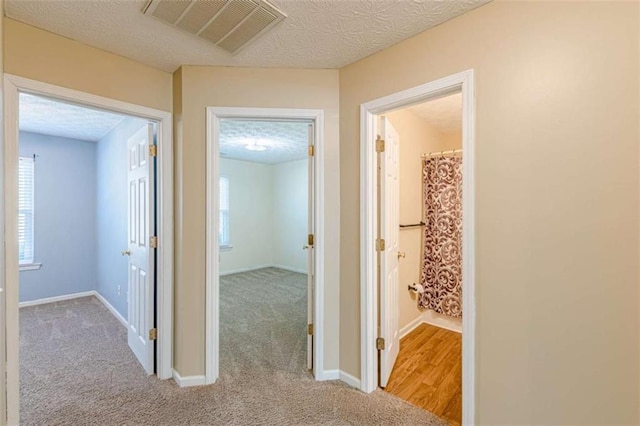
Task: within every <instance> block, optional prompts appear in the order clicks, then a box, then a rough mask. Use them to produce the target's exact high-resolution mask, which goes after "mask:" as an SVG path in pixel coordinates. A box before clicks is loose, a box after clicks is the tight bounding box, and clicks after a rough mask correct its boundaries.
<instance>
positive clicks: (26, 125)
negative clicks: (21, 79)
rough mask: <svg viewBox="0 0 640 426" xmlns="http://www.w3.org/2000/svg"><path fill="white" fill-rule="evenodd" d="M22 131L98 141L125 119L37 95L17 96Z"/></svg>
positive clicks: (24, 94)
mask: <svg viewBox="0 0 640 426" xmlns="http://www.w3.org/2000/svg"><path fill="white" fill-rule="evenodd" d="M19 117H20V123H19V128H20V130H22V131H26V132H33V133H41V134H43V135H51V136H60V137H63V138H71V139H79V140H83V141H91V142H97V141H99V140H100V139H102V138H103V137H104V136H105V135H106V134H107V133H109V131H110V130H111V129H113V128H114V127H115V126H116V125H117V124H118V123H120V121H122V119H123V118H124V116H122V115H118V114H113V113H111V112H106V111H99V110H95V109H90V108H86V107H82V106H78V105H72V104H68V103H64V102H60V101H56V100H53V99H48V98H43V97H40V96H35V95H29V94H26V93H21V94H20V113H19Z"/></svg>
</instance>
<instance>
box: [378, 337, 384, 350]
mask: <svg viewBox="0 0 640 426" xmlns="http://www.w3.org/2000/svg"><path fill="white" fill-rule="evenodd" d="M376 349H377V350H379V351H383V350H384V338H382V337H378V338H377V339H376Z"/></svg>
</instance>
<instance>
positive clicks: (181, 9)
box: [143, 0, 287, 53]
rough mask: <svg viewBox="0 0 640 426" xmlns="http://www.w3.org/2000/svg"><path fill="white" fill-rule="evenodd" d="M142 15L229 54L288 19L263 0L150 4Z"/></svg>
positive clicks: (159, 0)
mask: <svg viewBox="0 0 640 426" xmlns="http://www.w3.org/2000/svg"><path fill="white" fill-rule="evenodd" d="M143 12H144V14H145V15H151V16H153V17H154V18H157V19H159V20H161V21H163V22H165V23H167V24H169V25H171V26H173V27H175V28H179V29H181V30H183V31H186V32H188V33H190V34H193V35H195V36H198V37H199V38H201V39H204V40H206V41H208V42H211V43H213V44H215V45H216V46H218V47H220V48H222V49H224V50H226V51H227V52H229V53H236V52H238V51H239V50H240V49H241V48H242V47H244V46H246V45H247V44H249V43H250V42H252V41H253V40H255V39H257V38H258V37H260V36H261V35H263V34H264V33H266V32H267V31H268V30H269V29H271V28H273V26H274V25H276V24H277V23H278V22H280V21H282V20H283V19H284V18H286V17H287V15H285V14H284V13H283V12H282V11H281V10H279V9H277V8H276V7H275V6H273V5H272V4H270V3H269V2H267V1H266V0H150V1H149V2H148V3H147V5H146V6H145V8H144V10H143Z"/></svg>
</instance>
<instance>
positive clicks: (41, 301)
mask: <svg viewBox="0 0 640 426" xmlns="http://www.w3.org/2000/svg"><path fill="white" fill-rule="evenodd" d="M89 296H95V297H96V299H98V300H99V301H100V302H102V304H103V305H104V306H105V307H106V308H107V309H108V310H109V311H110V312H111V313H112V314H113V316H114V317H116V319H117V320H118V321H120V322H121V323H122V325H124V326H125V327H128V326H129V323H128V322H127V320H126V319H124V317H123V316H122V315H120V312H118V311H117V310H116V308H114V307H113V306H112V305H111V303H109V302H108V301H107V299H105V298H104V296H103V295H101V294H100V293H98V292H97V291H95V290H90V291H83V292H80V293H73V294H65V295H63V296H56V297H47V298H44V299H37V300H29V301H27V302H20V303H19V304H18V306H19V307H20V308H24V307H27V306H36V305H44V304H46V303H54V302H62V301H64V300H71V299H78V298H80V297H89Z"/></svg>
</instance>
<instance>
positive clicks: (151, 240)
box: [3, 74, 173, 423]
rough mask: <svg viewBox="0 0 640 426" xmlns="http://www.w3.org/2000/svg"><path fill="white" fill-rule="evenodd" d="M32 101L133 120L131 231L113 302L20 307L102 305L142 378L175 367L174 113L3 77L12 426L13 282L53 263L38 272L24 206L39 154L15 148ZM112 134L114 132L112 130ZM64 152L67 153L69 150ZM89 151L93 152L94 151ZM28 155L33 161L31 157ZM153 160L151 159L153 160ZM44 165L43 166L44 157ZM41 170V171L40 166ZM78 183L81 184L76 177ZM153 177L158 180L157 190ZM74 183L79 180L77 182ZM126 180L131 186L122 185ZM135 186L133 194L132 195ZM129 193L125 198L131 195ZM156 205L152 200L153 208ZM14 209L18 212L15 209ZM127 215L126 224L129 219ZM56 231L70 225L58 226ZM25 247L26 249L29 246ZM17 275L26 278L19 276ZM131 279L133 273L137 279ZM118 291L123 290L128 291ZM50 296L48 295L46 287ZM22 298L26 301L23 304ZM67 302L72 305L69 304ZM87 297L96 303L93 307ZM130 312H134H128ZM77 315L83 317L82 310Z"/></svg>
mask: <svg viewBox="0 0 640 426" xmlns="http://www.w3.org/2000/svg"><path fill="white" fill-rule="evenodd" d="M29 97H31V98H36V99H41V100H44V103H47V102H49V103H57V104H58V105H66V106H68V107H69V108H79V109H85V110H88V111H92V112H93V113H97V114H105V116H106V115H111V116H114V117H120V118H122V117H125V116H127V117H129V118H130V119H131V120H132V121H131V122H130V124H131V125H132V126H133V127H135V129H133V130H132V129H130V130H132V132H131V134H128V135H127V137H126V138H125V140H124V142H123V143H125V144H128V145H126V146H124V148H123V150H124V152H125V158H124V159H123V160H124V161H123V164H124V167H122V168H121V170H122V171H123V172H122V176H120V177H121V178H122V179H123V181H124V182H125V184H124V186H125V187H124V194H126V195H125V200H127V201H125V202H126V203H127V207H125V209H124V216H125V223H126V222H127V221H128V222H129V226H127V225H125V226H126V227H127V228H128V230H129V232H128V235H127V237H126V238H125V243H126V242H127V240H128V244H125V246H122V247H120V246H119V247H118V250H117V253H116V256H118V257H120V256H121V255H122V256H123V258H126V259H128V261H126V263H127V265H128V266H127V268H128V271H127V272H125V275H126V277H127V278H126V279H125V280H126V282H124V283H121V284H120V287H119V288H117V289H116V288H114V296H115V295H117V296H119V298H113V299H111V302H109V301H108V300H107V299H108V297H104V296H102V299H101V295H100V294H99V292H98V291H97V289H95V290H86V291H84V290H85V289H82V290H83V291H78V289H71V290H69V289H67V290H64V289H58V290H59V292H60V293H61V294H59V295H57V296H53V299H51V293H50V294H48V295H47V294H44V297H42V295H40V296H37V295H36V296H34V295H31V296H29V297H28V298H32V299H33V298H34V297H35V300H31V301H26V300H25V302H27V303H26V304H27V305H28V304H38V305H37V306H35V307H34V308H39V307H41V306H48V307H51V304H48V305H41V304H39V303H40V302H43V303H44V302H48V301H51V302H56V301H57V302H58V303H59V304H63V303H71V302H72V301H75V302H77V305H78V306H79V305H80V304H81V303H85V302H89V303H90V304H91V306H90V305H87V304H85V305H84V306H86V307H87V308H88V309H89V310H90V309H93V308H95V307H96V303H97V304H98V305H99V306H98V307H99V310H101V312H107V313H108V310H107V309H104V307H103V305H102V303H104V306H105V307H107V308H108V309H109V310H110V311H111V313H112V314H113V315H112V316H110V317H109V316H107V317H106V318H109V319H108V320H107V321H112V322H113V319H114V318H113V316H115V317H116V318H115V319H117V320H120V321H121V322H125V323H126V324H127V327H128V328H127V330H126V334H127V335H128V336H129V338H128V340H129V346H130V347H131V350H132V353H133V354H135V355H136V356H135V357H134V358H133V359H136V358H137V361H136V362H139V363H140V364H141V365H142V368H141V370H142V371H146V372H147V373H148V374H151V373H154V372H155V373H156V374H157V376H158V377H159V378H161V379H166V378H170V377H171V366H172V360H171V350H172V349H171V347H172V343H171V340H172V325H171V324H172V317H171V304H172V302H171V294H172V278H171V276H172V258H173V253H172V241H171V237H170V236H171V235H172V219H171V218H172V215H171V212H172V209H173V206H172V183H171V182H172V175H171V173H172V172H171V114H170V113H165V112H162V111H157V110H153V109H149V108H145V107H140V106H136V105H131V104H127V103H124V102H120V101H114V100H110V99H107V98H102V97H98V96H93V95H89V94H85V93H82V92H77V91H73V90H69V89H65V88H61V87H57V86H53V85H49V84H45V83H41V82H37V81H33V80H28V79H24V78H21V77H16V76H11V75H6V74H5V105H6V110H5V114H6V116H5V123H6V126H5V157H4V163H3V170H4V182H5V186H4V188H3V190H4V196H5V210H4V220H5V227H6V228H7V229H18V230H19V232H16V233H15V234H14V233H7V234H6V236H5V246H6V251H5V259H4V261H5V265H6V270H5V275H4V277H3V281H4V283H3V284H4V288H5V289H6V308H7V309H6V315H7V316H6V318H5V320H6V325H7V349H8V352H7V365H8V371H9V372H10V373H8V375H7V402H8V403H7V409H8V413H7V414H8V419H9V423H18V422H19V405H20V401H19V382H20V381H19V376H18V371H19V367H18V365H19V350H18V348H19V344H18V341H19V332H18V329H19V328H18V327H19V316H20V314H19V312H20V311H19V309H18V308H19V298H20V295H19V293H21V292H23V289H22V288H19V285H18V281H19V279H21V278H19V274H27V273H32V274H33V273H34V271H39V270H40V268H42V271H45V268H47V270H51V269H53V268H52V266H53V263H54V262H50V263H48V264H45V262H42V264H41V265H40V264H39V263H40V262H39V261H38V256H39V254H38V253H39V252H38V241H35V245H34V241H33V237H34V235H35V237H36V238H37V237H38V234H37V233H38V226H37V225H36V227H35V228H34V227H33V226H32V225H33V222H34V219H35V220H36V221H37V220H38V219H37V218H35V217H34V210H33V207H34V205H33V204H32V205H31V206H29V205H28V204H29V203H25V200H28V199H30V200H31V201H33V199H34V198H33V191H35V192H37V188H34V187H31V189H32V194H31V198H29V197H27V195H29V194H28V193H27V192H25V191H24V189H25V188H26V187H27V186H28V185H27V184H28V183H29V182H28V179H25V178H26V177H28V176H31V178H34V177H35V179H36V180H34V182H36V183H37V174H38V166H39V164H38V153H37V152H33V153H32V154H31V155H30V156H28V155H25V152H26V151H25V152H20V150H19V146H18V145H19V144H18V141H19V140H24V138H23V136H24V135H21V134H20V132H19V131H20V130H21V129H20V128H19V120H20V113H19V111H20V103H21V101H22V100H23V99H27V98H29ZM57 118H60V117H57ZM60 119H61V118H60ZM138 124H140V126H138ZM111 130H114V131H115V130H117V129H116V125H115V124H114V128H113V129H111ZM30 137H32V138H33V139H34V144H33V145H32V146H31V147H29V148H26V149H27V151H33V150H34V149H33V147H35V146H36V145H35V144H36V142H37V143H39V142H42V141H39V139H42V137H40V136H38V135H36V136H30ZM35 139H38V141H35ZM121 139H122V138H121ZM38 146H39V147H41V149H49V148H50V147H52V146H53V144H50V145H47V144H41V145H38ZM68 146H69V147H71V146H72V145H68ZM79 146H83V147H84V148H87V147H88V146H87V145H86V144H85V145H82V142H76V144H75V145H73V147H79ZM39 149H40V148H39ZM70 149H75V148H70ZM87 149H88V150H91V148H87ZM96 149H97V148H96ZM127 152H128V153H129V155H128V157H126V153H127ZM33 154H35V157H34V156H33ZM154 154H156V155H155V156H154ZM20 157H23V158H22V160H20ZM83 158H84V157H83ZM94 158H95V157H94ZM89 159H90V155H89V156H87V162H88V161H90V160H89ZM29 160H31V161H29ZM41 160H44V158H42V159H41ZM54 163H55V162H54ZM40 165H41V166H42V167H43V169H44V165H45V164H44V161H43V162H42V163H41V164H40ZM82 165H86V164H82ZM54 166H55V164H54ZM58 166H59V165H58ZM80 166H81V164H79V163H76V164H75V165H73V166H71V167H75V168H76V169H79V168H80ZM60 167H62V166H60ZM71 167H68V168H71ZM29 171H31V174H29ZM42 171H44V170H42ZM74 171H75V170H74ZM56 173H57V174H58V175H59V174H61V173H64V168H59V169H58V171H57V172H56ZM76 178H78V177H77V176H76ZM154 178H157V180H156V181H155V183H154ZM78 179H79V180H81V179H82V178H78ZM89 180H90V179H89ZM127 181H128V184H127V183H126V182H127ZM94 182H95V181H94ZM32 183H33V182H32ZM25 185H26V186H25ZM134 187H135V192H132V188H134ZM41 189H42V188H41ZM56 190H62V191H64V190H65V188H63V187H60V188H58V189H56ZM127 191H129V193H128V194H127ZM46 195H49V196H50V195H51V194H46V193H41V196H43V198H44V196H46ZM154 198H157V202H156V201H155V200H154ZM36 199H37V198H36ZM79 201H80V199H79V198H78V199H77V200H76V202H78V209H77V211H76V213H78V215H80V213H83V212H86V210H90V206H89V207H87V206H84V207H82V205H81V204H80V203H79ZM67 204H70V205H67V207H69V208H73V202H72V201H71V202H69V203H67ZM95 205H96V203H94V207H95ZM153 205H157V206H158V209H157V213H156V215H155V216H154V215H153V209H152V208H151V207H152V206H153ZM18 207H20V210H19V209H18ZM36 207H37V206H36ZM29 208H31V210H29ZM127 215H129V217H126V216H127ZM58 216H60V215H58ZM72 216H73V215H72ZM154 219H157V221H154ZM30 223H31V225H30ZM55 226H56V225H55V224H49V226H47V227H46V229H49V230H52V229H53V228H54V227H55ZM57 226H68V225H61V224H60V223H58V225H57ZM74 226H77V227H79V226H81V223H80V222H79V221H78V222H75V223H74ZM46 229H45V230H46ZM87 229H89V228H87ZM34 230H35V231H34ZM87 232H88V231H87ZM42 238H43V239H42V240H41V241H45V239H46V237H42ZM54 239H55V238H54ZM30 240H31V243H30V242H29V241H30ZM84 240H85V243H91V240H92V238H91V235H86V236H85V239H84ZM57 241H58V242H60V241H61V240H60V239H58V240H57ZM154 246H157V247H154ZM41 248H44V246H41ZM54 251H55V250H54ZM81 251H82V247H76V248H75V249H73V250H71V251H70V253H71V255H69V256H67V257H66V259H71V258H73V253H76V255H75V256H78V257H80V256H81V254H82V253H81ZM121 251H122V253H121ZM55 254H56V253H52V254H51V257H50V258H53V256H54V255H55ZM20 269H22V270H23V272H20ZM133 272H137V273H136V274H134V273H133ZM154 273H155V275H156V279H155V280H154V278H153V275H154ZM154 282H155V283H157V291H155V290H156V287H155V286H154V285H153V283H154ZM51 287H53V286H51ZM123 287H127V289H125V288H123ZM19 290H20V291H19ZM32 290H34V291H40V290H41V289H33V288H32ZM47 290H49V291H52V289H51V288H49V289H47ZM142 290H144V291H142ZM70 291H71V293H70ZM154 293H155V294H154ZM127 294H128V296H127ZM27 296H28V295H27ZM27 296H25V294H23V297H27ZM69 296H71V299H73V300H70V297H69ZM76 296H80V297H81V296H88V298H87V297H84V298H76ZM92 297H93V298H94V299H93V300H94V301H91V298H92ZM42 299H44V300H42ZM63 299H67V302H62V301H61V300H63ZM126 299H129V303H128V304H125V307H124V308H123V306H120V304H119V303H118V300H126ZM36 300H37V301H36ZM29 302H31V303H29ZM75 302H74V303H75ZM105 302H106V303H105ZM24 305H25V304H23V306H24ZM107 305H108V306H107ZM114 305H118V308H115V307H114ZM132 307H134V308H135V309H131V308H132ZM25 309H30V308H25ZM79 309H80V310H82V308H79ZM25 312H26V311H25ZM79 316H80V315H79ZM79 316H78V317H79ZM125 316H126V317H127V318H125ZM122 320H124V321H122ZM115 323H116V326H115V328H114V329H117V327H121V325H120V324H118V323H117V321H116V322H115ZM25 325H26V324H25ZM71 326H72V325H71ZM72 327H73V326H72ZM72 334H73V333H72ZM72 358H73V357H72ZM138 368H140V367H138Z"/></svg>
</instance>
